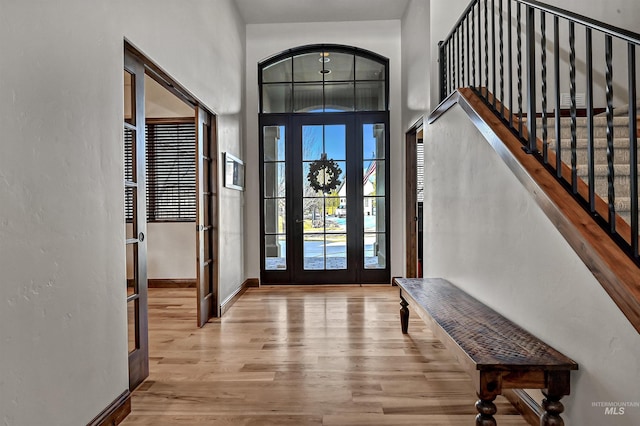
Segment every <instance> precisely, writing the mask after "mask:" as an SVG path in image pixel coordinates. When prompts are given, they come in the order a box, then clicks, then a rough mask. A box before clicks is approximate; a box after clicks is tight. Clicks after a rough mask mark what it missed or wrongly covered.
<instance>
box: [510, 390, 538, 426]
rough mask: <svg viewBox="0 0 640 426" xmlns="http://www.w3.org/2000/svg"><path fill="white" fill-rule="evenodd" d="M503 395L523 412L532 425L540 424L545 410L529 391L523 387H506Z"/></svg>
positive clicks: (525, 418)
mask: <svg viewBox="0 0 640 426" xmlns="http://www.w3.org/2000/svg"><path fill="white" fill-rule="evenodd" d="M502 395H504V397H505V398H507V400H508V401H509V402H510V403H511V404H512V405H513V406H514V407H515V408H516V410H518V411H519V412H520V414H522V417H523V418H524V420H525V421H526V422H527V423H529V424H530V425H531V426H538V425H539V424H540V417H541V416H542V414H544V411H543V410H542V407H541V406H540V405H539V404H538V403H537V402H536V401H535V400H534V399H533V398H531V396H530V395H529V394H528V393H526V392H525V391H523V390H522V389H504V390H503V391H502Z"/></svg>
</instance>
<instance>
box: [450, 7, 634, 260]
mask: <svg viewBox="0 0 640 426" xmlns="http://www.w3.org/2000/svg"><path fill="white" fill-rule="evenodd" d="M547 28H552V30H551V31H549V30H548V29H547ZM577 34H578V37H577ZM594 40H595V41H594ZM505 44H506V46H505ZM523 44H524V46H523ZM638 45H640V34H637V33H634V32H631V31H627V30H624V29H621V28H617V27H614V26H612V25H609V24H606V23H603V22H599V21H596V20H594V19H591V18H587V17H585V16H582V15H578V14H575V13H572V12H568V11H565V10H562V9H560V8H557V7H553V6H549V5H545V4H543V3H540V2H537V1H530V0H473V1H472V2H471V3H470V4H469V6H468V7H467V8H466V9H465V11H464V12H463V14H462V16H461V17H460V19H458V21H457V22H456V24H455V25H454V27H453V29H452V30H451V32H450V33H449V34H448V36H447V37H446V38H445V40H443V41H441V42H440V43H439V44H438V46H439V65H440V98H441V100H444V99H445V98H446V97H447V96H448V94H450V93H452V92H453V91H454V90H455V89H456V88H458V87H470V88H472V89H473V90H474V92H475V93H476V94H477V95H478V96H479V97H480V98H482V99H483V100H484V102H485V103H486V104H487V105H488V106H489V107H490V108H491V109H492V110H493V112H494V113H495V114H496V115H497V116H498V117H499V118H500V119H501V120H502V121H503V123H504V124H505V125H507V126H508V127H509V128H510V129H511V131H512V132H513V133H514V134H515V135H516V136H517V137H518V138H519V139H520V141H521V142H522V144H523V148H524V149H525V151H526V152H528V153H530V154H532V155H534V156H535V157H536V158H537V159H538V160H539V161H541V162H542V163H543V164H544V165H545V167H546V168H547V169H548V170H549V171H550V172H552V173H553V174H554V175H555V176H556V178H557V179H558V180H559V181H560V182H561V183H562V184H563V185H564V186H565V188H566V189H567V190H568V191H569V192H570V193H571V194H572V195H573V196H574V197H575V198H576V199H577V200H578V201H579V202H580V203H581V204H582V205H583V207H584V208H585V209H586V210H587V211H588V212H589V213H590V214H591V215H592V216H593V217H594V218H595V219H596V221H597V222H598V223H599V224H600V225H601V226H602V227H603V228H605V230H607V232H608V233H609V234H610V235H611V237H612V238H613V239H614V240H615V241H616V242H617V243H618V244H619V245H620V246H621V247H622V248H623V249H624V250H625V251H626V252H627V253H628V254H629V256H630V257H631V258H632V259H633V260H634V261H635V262H636V263H637V264H639V265H640V259H639V253H638V249H639V247H638V244H639V241H638V225H639V224H638V142H637V139H638V130H637V128H638V121H637V119H638V117H637V107H638V105H637V80H638V67H637V60H636V47H637V46H638ZM619 50H622V51H624V50H626V55H624V54H620V55H618V54H616V55H614V52H615V53H617V52H618V51H619ZM549 63H551V67H550V66H549ZM614 71H615V74H614ZM563 91H566V92H567V93H563ZM625 104H626V107H627V112H626V114H625V116H626V117H627V119H628V131H627V129H624V131H625V133H628V138H627V136H626V135H624V136H622V137H617V136H616V133H620V132H621V126H620V122H621V120H623V121H624V119H620V118H618V117H617V116H618V115H619V113H618V112H619V111H620V110H623V109H624V108H625V107H624V105H625ZM579 116H581V117H579ZM579 118H580V119H579ZM550 121H553V125H550ZM596 121H598V122H603V124H604V125H605V128H606V134H605V135H604V136H605V137H602V135H601V134H600V133H597V130H598V129H597V128H596V125H595V124H596ZM567 125H568V126H569V129H570V134H569V135H563V133H562V130H563V127H567ZM623 126H624V127H626V126H625V125H623ZM538 132H540V134H539V135H538ZM579 132H586V135H587V136H586V138H584V139H586V145H587V146H586V165H585V164H579V158H578V153H579V150H580V149H581V148H582V147H581V146H579V144H578V133H579ZM599 132H602V130H600V131H599ZM552 135H553V137H551V136H552ZM563 138H568V140H569V144H565V145H569V146H568V148H564V147H563V145H562V140H563ZM605 138H606V146H603V147H604V148H605V149H606V167H604V165H602V166H601V167H597V165H596V163H595V161H596V156H597V150H598V148H600V151H601V152H602V151H603V150H602V147H598V146H596V143H597V142H601V143H600V145H605V141H604V140H605ZM553 139H554V140H553ZM621 139H622V141H621ZM621 144H623V145H624V146H621ZM621 149H622V150H624V151H623V152H621V153H620V152H619V153H618V157H616V151H620V150H621ZM566 156H568V157H569V159H568V161H566V162H565V160H564V157H566ZM600 157H601V158H602V157H603V155H602V154H601V155H600ZM619 157H628V164H629V165H628V169H629V179H628V185H622V184H621V183H620V182H617V181H616V174H618V175H620V170H621V169H624V171H625V172H626V163H625V164H618V163H619V162H620V160H619V159H618V158H619ZM601 161H602V160H601ZM582 162H584V159H583V161H582ZM625 162H626V160H625ZM603 171H606V190H604V189H603V188H602V184H601V183H600V187H598V182H597V181H596V179H597V177H598V176H599V175H603ZM625 176H626V174H625ZM618 180H623V181H624V178H622V177H621V176H619V177H618ZM626 186H628V188H625V189H623V188H622V187H626ZM616 197H619V200H626V199H627V198H628V203H622V202H620V203H616V200H617V198H616ZM621 204H625V210H628V211H629V212H630V213H629V217H627V218H624V219H623V218H622V216H621V215H620V214H619V211H618V210H622V207H620V208H619V206H620V205H621Z"/></svg>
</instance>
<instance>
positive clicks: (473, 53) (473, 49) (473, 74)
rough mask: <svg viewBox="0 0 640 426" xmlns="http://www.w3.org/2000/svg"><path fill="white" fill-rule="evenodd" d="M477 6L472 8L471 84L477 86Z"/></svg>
mask: <svg viewBox="0 0 640 426" xmlns="http://www.w3.org/2000/svg"><path fill="white" fill-rule="evenodd" d="M475 14H476V8H475V7H472V8H471V79H472V80H471V85H472V86H473V88H474V89H475V88H476V16H475Z"/></svg>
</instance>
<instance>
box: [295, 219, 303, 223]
mask: <svg viewBox="0 0 640 426" xmlns="http://www.w3.org/2000/svg"><path fill="white" fill-rule="evenodd" d="M296 223H304V219H296Z"/></svg>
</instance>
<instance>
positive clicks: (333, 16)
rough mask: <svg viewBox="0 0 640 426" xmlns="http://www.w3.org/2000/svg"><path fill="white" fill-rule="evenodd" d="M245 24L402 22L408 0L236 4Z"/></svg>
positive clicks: (248, 0)
mask: <svg viewBox="0 0 640 426" xmlns="http://www.w3.org/2000/svg"><path fill="white" fill-rule="evenodd" d="M235 2H236V4H237V5H238V8H239V9H240V13H241V14H242V17H243V18H244V21H245V23H247V24H277V23H292V22H335V21H377V20H389V19H402V15H403V14H404V11H405V9H406V7H407V3H409V0H235Z"/></svg>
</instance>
